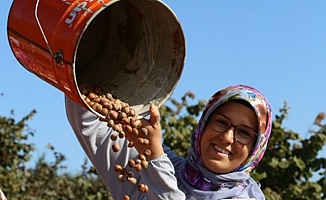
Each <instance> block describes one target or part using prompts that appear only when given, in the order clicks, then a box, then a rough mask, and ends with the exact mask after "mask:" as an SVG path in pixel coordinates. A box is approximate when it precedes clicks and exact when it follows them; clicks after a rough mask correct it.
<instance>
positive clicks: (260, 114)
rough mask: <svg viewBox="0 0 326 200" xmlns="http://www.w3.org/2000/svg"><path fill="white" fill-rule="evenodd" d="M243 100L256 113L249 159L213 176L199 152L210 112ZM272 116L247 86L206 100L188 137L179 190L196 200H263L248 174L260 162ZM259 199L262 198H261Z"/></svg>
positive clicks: (236, 86)
mask: <svg viewBox="0 0 326 200" xmlns="http://www.w3.org/2000/svg"><path fill="white" fill-rule="evenodd" d="M237 99H241V100H245V101H247V102H248V103H249V104H250V105H251V106H252V107H253V109H254V110H255V113H256V116H257V122H258V133H257V134H258V135H257V140H256V143H255V144H254V146H253V148H252V150H251V152H250V154H249V156H248V158H247V159H246V160H245V161H244V162H243V163H242V164H241V165H240V166H239V167H237V168H236V169H235V170H234V171H232V172H230V173H227V174H215V173H213V172H211V171H209V170H208V169H207V168H206V167H205V166H204V164H203V162H202V158H201V153H200V140H201V138H202V135H203V132H204V128H205V124H206V122H207V120H208V119H209V116H210V115H211V113H213V111H214V110H215V109H216V108H217V107H219V106H220V105H222V104H223V103H225V102H227V101H231V100H237ZM271 125H272V113H271V108H270V106H269V103H268V101H267V99H266V98H265V97H264V96H263V95H262V94H261V93H260V92H259V91H258V90H256V89H254V88H252V87H250V86H246V85H235V86H231V87H228V88H225V89H223V90H220V91H218V92H217V93H215V94H214V95H213V96H212V97H211V98H210V99H209V101H208V103H207V105H206V108H205V109H204V111H203V113H202V116H201V118H200V120H199V123H198V125H197V128H196V130H195V131H194V132H193V134H192V136H191V149H190V153H189V156H188V157H187V159H185V161H184V163H183V164H182V165H181V166H180V168H179V172H178V173H179V176H183V178H180V188H181V189H183V190H185V193H186V194H191V195H190V196H192V195H194V196H196V197H199V199H222V198H230V197H236V196H239V197H242V196H244V197H248V196H250V197H255V196H258V197H259V198H258V199H264V197H263V196H262V193H261V191H260V188H259V186H258V185H257V183H256V182H255V181H254V180H253V179H251V178H250V176H249V172H250V171H251V170H252V169H254V168H255V167H256V166H257V164H258V163H259V161H260V160H261V159H262V157H263V155H264V153H265V150H266V147H267V142H268V139H269V136H270V133H271ZM261 196H262V197H261Z"/></svg>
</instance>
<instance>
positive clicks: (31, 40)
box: [7, 0, 185, 116]
mask: <svg viewBox="0 0 326 200" xmlns="http://www.w3.org/2000/svg"><path fill="white" fill-rule="evenodd" d="M7 34H8V40H9V43H10V47H11V49H12V51H13V53H14V55H15V57H16V59H17V60H18V61H19V62H20V64H21V65H22V66H24V67H25V68H26V69H27V70H29V71H30V72H31V73H33V74H35V75H36V76H38V77H39V78H41V79H42V80H44V81H46V82H48V83H49V84H51V85H53V86H54V87H56V88H58V89H59V90H61V91H63V92H64V93H65V94H67V95H68V96H69V97H70V98H72V99H73V100H74V101H76V102H77V103H79V104H81V105H83V106H84V107H85V108H87V109H89V110H91V111H92V112H93V113H95V114H97V115H98V116H101V114H100V113H97V112H96V111H95V110H93V109H92V108H91V107H90V106H88V104H87V103H86V102H85V101H84V99H83V98H82V95H81V91H80V85H81V84H86V85H92V84H97V85H102V86H105V87H104V88H105V90H106V91H107V92H110V93H111V94H112V95H114V96H116V97H117V98H119V99H121V100H122V101H124V102H127V103H129V105H130V106H131V107H133V108H134V109H135V110H136V112H137V113H138V114H139V115H146V111H147V110H148V106H149V104H150V103H155V104H156V105H158V106H160V105H162V104H163V103H164V102H165V100H166V99H167V98H168V97H169V96H170V95H171V93H172V92H173V90H174V89H175V87H176V85H177V83H178V81H179V79H180V76H181V74H182V71H183V66H184V60H185V38H184V34H183V31H182V28H181V25H180V23H179V21H178V19H177V17H176V16H175V14H174V13H173V11H172V10H171V9H170V8H169V7H168V6H167V5H166V4H164V3H163V2H161V1H158V0H120V1H118V0H112V1H110V0H84V1H82V0H79V1H77V0H76V1H73V0H14V1H13V3H12V6H11V9H10V12H9V16H8V24H7Z"/></svg>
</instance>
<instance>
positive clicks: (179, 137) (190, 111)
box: [0, 92, 326, 200]
mask: <svg viewBox="0 0 326 200" xmlns="http://www.w3.org/2000/svg"><path fill="white" fill-rule="evenodd" d="M194 99H195V95H194V94H193V93H191V92H188V93H186V94H185V95H184V96H183V97H182V98H181V101H177V100H176V99H173V98H170V99H169V101H168V102H167V103H166V104H165V105H163V106H162V107H161V108H160V112H161V124H162V129H163V132H164V135H163V138H164V143H165V144H167V145H168V146H170V147H171V148H172V149H173V150H175V151H176V152H177V153H178V154H180V155H181V156H186V155H187V152H188V149H189V146H190V140H189V138H190V135H191V133H192V131H193V130H194V128H195V127H196V125H197V120H198V118H199V115H200V114H201V111H202V110H203V108H204V106H205V104H206V102H205V101H204V100H199V101H198V102H196V103H194V104H191V105H190V104H189V102H190V101H189V100H191V101H193V100H194ZM288 110H289V106H288V105H287V104H286V103H285V104H284V107H283V108H281V109H280V110H279V113H278V114H276V115H275V116H274V121H273V129H272V135H271V138H270V141H269V144H268V150H267V151H266V153H265V156H264V158H263V159H262V161H261V163H260V164H259V165H258V167H257V168H256V169H255V170H254V171H253V172H252V176H253V177H254V179H256V180H257V181H259V182H260V183H261V185H262V186H261V188H262V190H263V191H264V193H265V196H266V199H268V200H279V199H289V200H290V199H291V200H292V199H298V200H308V199H316V200H319V199H320V200H324V199H326V180H325V176H326V158H323V157H320V156H318V153H319V152H320V151H321V149H322V148H323V147H325V143H326V124H325V123H323V119H324V117H325V116H324V114H323V113H320V114H318V116H317V117H316V119H315V121H314V122H313V126H312V128H311V129H310V130H309V131H308V132H309V133H308V135H307V137H305V138H301V137H300V135H299V134H298V133H296V132H294V131H291V130H286V129H285V128H284V127H283V126H282V123H283V122H284V120H285V119H286V118H287V116H288ZM274 112H275V111H274ZM35 114H36V111H35V110H33V111H31V112H30V113H29V114H28V115H27V116H26V117H24V118H23V119H21V120H19V121H16V120H15V119H14V118H13V117H2V116H0V188H1V189H2V190H3V192H4V193H5V194H6V196H7V198H8V199H12V200H16V199H24V200H37V199H49V200H52V199H53V200H54V199H63V200H65V199H67V200H68V199H85V200H102V199H112V198H111V197H110V195H109V193H108V192H107V190H106V189H105V186H104V185H103V183H102V182H101V180H100V179H99V177H98V176H97V173H96V171H95V170H94V168H93V167H89V165H87V160H86V159H85V163H83V164H82V165H81V171H80V172H79V173H77V174H70V173H68V172H65V171H67V169H66V166H64V164H63V162H64V160H65V156H64V155H63V154H62V153H59V152H56V151H55V148H54V147H53V146H51V145H49V150H50V151H51V152H52V153H53V157H54V161H52V162H49V161H46V160H45V156H41V157H40V158H39V159H38V161H37V162H36V164H35V166H34V167H27V163H28V162H29V161H30V159H31V157H32V153H33V152H34V151H35V146H34V145H33V144H32V143H29V142H28V139H29V138H30V137H32V136H33V135H34V134H35V131H34V130H33V129H31V128H30V127H29V126H28V121H29V120H32V117H33V116H34V115H35ZM12 115H14V114H12Z"/></svg>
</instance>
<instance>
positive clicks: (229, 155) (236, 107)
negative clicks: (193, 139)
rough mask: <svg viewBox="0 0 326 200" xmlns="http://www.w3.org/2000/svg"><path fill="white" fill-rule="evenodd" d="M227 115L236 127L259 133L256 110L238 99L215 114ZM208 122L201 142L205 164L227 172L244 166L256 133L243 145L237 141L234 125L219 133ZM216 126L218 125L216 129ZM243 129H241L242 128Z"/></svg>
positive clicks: (220, 107) (223, 105)
mask: <svg viewBox="0 0 326 200" xmlns="http://www.w3.org/2000/svg"><path fill="white" fill-rule="evenodd" d="M213 115H218V116H222V117H224V118H225V119H226V120H227V121H229V122H230V123H231V124H233V125H235V126H239V125H240V126H243V127H247V128H248V130H250V129H252V130H254V131H255V132H257V127H258V124H257V118H256V114H255V112H254V111H253V109H251V108H249V107H247V106H245V105H243V104H240V103H238V102H234V101H229V102H226V103H224V104H222V105H221V106H219V107H218V108H217V109H216V110H215V111H214V113H213V114H212V115H211V116H213ZM212 119H213V117H210V120H209V121H208V122H207V125H206V127H205V130H204V133H203V136H202V139H201V142H200V145H201V157H202V160H203V163H204V164H205V166H206V167H207V168H208V169H209V170H211V171H212V172H215V173H227V172H230V171H232V170H234V169H235V168H237V167H238V166H240V165H241V164H242V163H243V162H244V161H245V159H246V158H247V157H248V156H249V153H250V150H251V148H252V147H253V145H254V143H255V141H256V136H254V139H253V140H252V141H251V142H250V143H249V144H241V143H239V142H238V141H236V140H235V136H234V130H235V127H234V126H231V127H230V128H229V129H228V130H226V131H224V132H217V131H216V130H214V129H213V128H212V125H211V124H210V123H213V122H212ZM215 129H216V128H215ZM239 129H240V128H238V130H239Z"/></svg>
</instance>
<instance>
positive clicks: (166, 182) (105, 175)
mask: <svg viewBox="0 0 326 200" xmlns="http://www.w3.org/2000/svg"><path fill="white" fill-rule="evenodd" d="M65 106H66V114H67V118H68V121H69V123H70V125H71V127H72V129H73V132H74V133H75V135H76V137H77V139H78V141H79V143H80V145H81V146H82V148H83V149H84V151H85V153H86V155H87V157H88V158H89V159H90V161H91V162H92V164H93V165H94V167H95V168H96V170H97V171H98V173H99V176H100V177H101V179H102V181H103V183H104V184H105V186H106V187H107V189H108V190H109V192H110V194H111V195H112V197H113V198H114V199H123V196H124V195H128V196H129V197H131V199H180V200H181V199H185V196H184V194H183V193H182V192H181V191H180V190H179V189H178V187H177V180H176V178H175V176H174V173H175V172H174V168H173V165H172V163H171V161H170V160H169V158H168V157H167V156H166V155H162V156H160V157H159V158H156V159H154V160H151V161H150V162H149V165H148V168H146V169H143V170H141V171H140V172H138V171H136V170H135V169H130V168H128V160H129V159H130V158H134V159H135V158H137V157H138V152H137V151H136V149H135V148H133V147H131V148H130V147H128V141H127V140H126V139H125V138H118V139H117V140H116V141H112V140H111V139H110V135H111V134H113V133H115V131H114V130H113V129H112V128H109V127H108V126H107V124H106V123H105V122H101V121H99V118H98V117H97V116H96V115H95V114H93V113H91V112H90V111H88V110H87V109H85V108H83V107H82V106H80V105H79V104H77V103H76V102H74V101H72V100H71V99H70V98H69V97H67V96H66V97H65ZM113 144H118V145H119V146H120V147H121V149H120V150H119V151H118V152H114V151H113V149H112V145H113ZM116 164H119V165H121V166H125V167H126V169H127V170H129V171H131V172H133V174H134V177H135V178H136V179H137V180H138V183H144V184H146V185H147V186H148V188H149V191H148V192H147V193H141V192H139V191H138V187H137V185H132V184H131V183H129V182H127V181H124V182H121V181H119V179H118V174H117V173H116V172H115V170H114V168H115V165H116Z"/></svg>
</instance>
